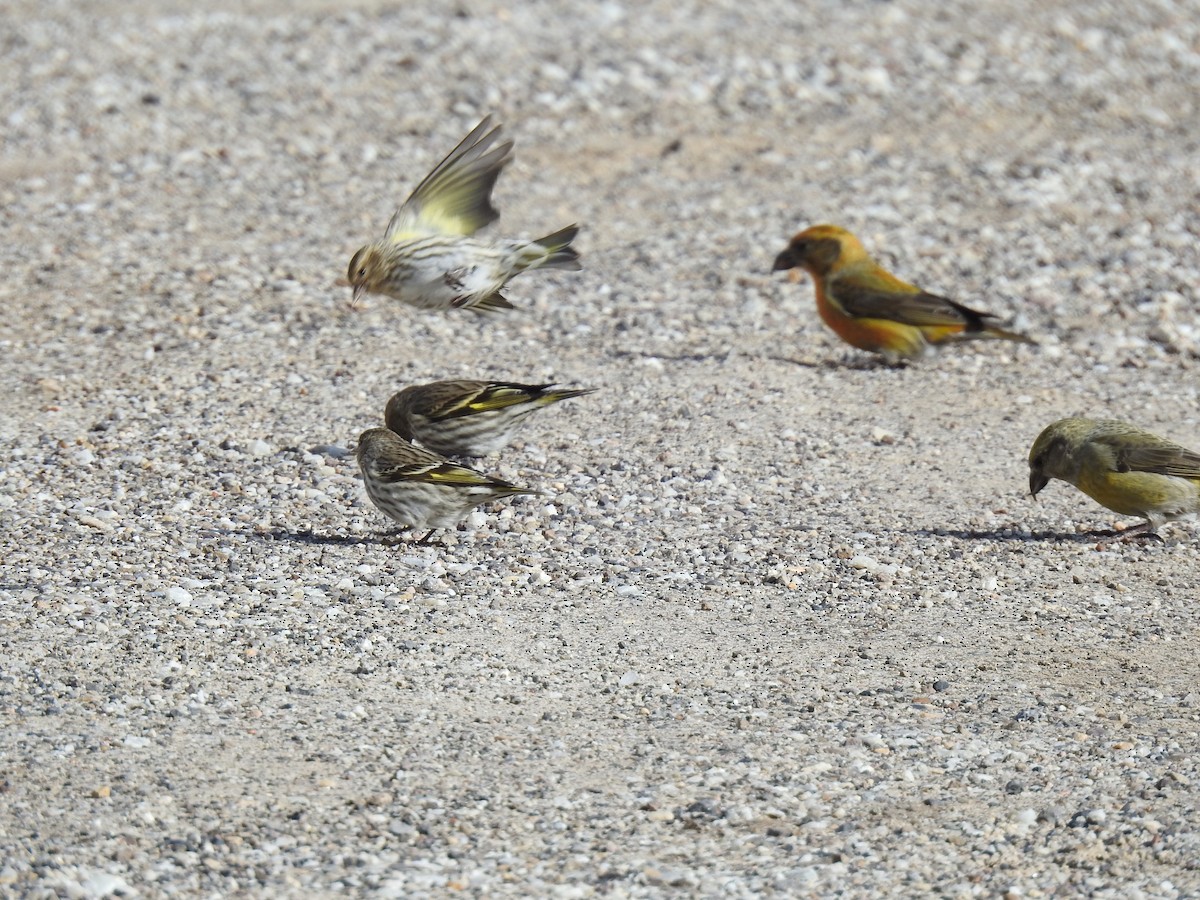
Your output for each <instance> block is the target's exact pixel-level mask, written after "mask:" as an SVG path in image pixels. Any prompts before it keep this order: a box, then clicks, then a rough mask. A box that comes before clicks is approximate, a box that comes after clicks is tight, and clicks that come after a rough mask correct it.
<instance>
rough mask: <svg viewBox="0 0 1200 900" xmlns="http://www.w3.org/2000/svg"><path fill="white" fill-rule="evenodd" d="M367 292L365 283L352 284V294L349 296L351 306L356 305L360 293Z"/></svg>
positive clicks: (359, 298)
mask: <svg viewBox="0 0 1200 900" xmlns="http://www.w3.org/2000/svg"><path fill="white" fill-rule="evenodd" d="M366 292H367V288H366V285H363V284H356V285H355V286H354V296H353V297H351V298H350V305H351V306H358V301H359V300H361V299H362V295H363V294H365V293H366Z"/></svg>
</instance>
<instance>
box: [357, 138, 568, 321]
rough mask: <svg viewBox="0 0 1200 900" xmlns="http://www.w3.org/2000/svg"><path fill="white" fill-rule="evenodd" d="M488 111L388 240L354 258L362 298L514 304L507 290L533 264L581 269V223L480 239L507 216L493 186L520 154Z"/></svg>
mask: <svg viewBox="0 0 1200 900" xmlns="http://www.w3.org/2000/svg"><path fill="white" fill-rule="evenodd" d="M490 125H491V117H490V116H488V117H485V118H484V120H483V121H482V122H480V123H479V124H478V125H477V126H476V127H475V128H474V129H473V130H472V131H471V133H470V134H468V135H467V136H466V137H465V138H463V140H462V142H461V143H459V145H458V146H457V147H455V148H454V149H453V150H452V151H450V154H449V155H448V156H447V157H446V158H445V159H444V160H442V161H441V162H440V163H439V164H438V165H437V166H436V167H435V168H434V170H433V171H432V172H430V173H429V174H428V175H426V176H425V178H424V180H422V181H421V183H420V184H419V185H417V188H416V190H414V191H413V192H412V195H411V196H409V198H408V199H407V200H406V201H404V204H403V205H402V206H401V207H400V208H399V209H398V210H396V213H395V215H393V216H392V220H391V222H389V223H388V227H387V231H386V232H385V233H384V235H383V238H382V239H380V240H378V241H375V242H374V243H372V244H368V245H366V246H365V247H362V248H360V249H359V250H358V252H357V253H355V254H354V257H353V258H352V259H351V260H350V267H349V270H348V272H347V277H348V278H349V280H350V284H351V286H352V287H353V288H354V302H358V300H359V299H360V298H361V297H362V295H363V294H364V293H376V294H386V295H388V296H389V297H394V298H395V299H397V300H400V301H402V302H404V303H407V304H408V305H410V306H415V307H418V308H420V309H475V310H480V311H488V310H502V309H511V308H512V304H511V303H509V302H508V300H507V299H506V298H505V297H504V295H503V294H501V293H500V291H501V289H502V288H503V287H504V285H505V284H506V283H507V282H508V280H509V279H510V278H512V277H513V276H514V275H517V274H518V273H520V272H524V271H526V270H527V269H578V268H579V254H578V253H576V252H575V250H574V249H572V247H571V241H573V240H574V239H575V236H576V235H577V234H578V233H579V229H578V228H577V227H576V226H574V225H569V226H567V227H566V228H561V229H559V230H558V231H556V232H554V233H553V234H548V235H546V236H545V237H542V238H538V239H536V240H480V239H478V238H473V237H471V235H473V234H474V233H475V232H476V231H478V230H479V229H481V228H483V227H484V226H485V225H488V224H490V223H491V222H493V221H495V220H496V218H497V217H498V216H499V213H497V212H496V210H495V208H494V207H493V206H492V199H491V195H492V188H493V187H494V186H495V184H496V179H497V178H498V177H499V175H500V172H501V170H502V169H503V168H504V167H505V166H506V165H507V164H508V163H509V161H510V160H511V159H512V141H504V142H503V143H500V144H496V141H497V140H498V138H499V137H500V126H499V125H497V126H496V127H495V128H490Z"/></svg>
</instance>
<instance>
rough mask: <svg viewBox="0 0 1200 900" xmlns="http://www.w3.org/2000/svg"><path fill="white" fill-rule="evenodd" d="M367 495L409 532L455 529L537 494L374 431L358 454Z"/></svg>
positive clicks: (363, 436)
mask: <svg viewBox="0 0 1200 900" xmlns="http://www.w3.org/2000/svg"><path fill="white" fill-rule="evenodd" d="M355 456H356V458H357V459H358V466H359V469H360V470H361V471H362V476H363V484H364V485H365V487H366V489H367V496H368V497H369V498H370V500H371V502H372V503H373V504H375V507H376V508H377V509H378V510H379V511H380V512H382V513H383V514H384V515H385V516H387V517H388V518H389V519H392V520H393V521H394V522H397V523H398V524H400V525H405V526H407V527H409V528H416V529H420V528H428V529H429V532H428V533H427V534H426V535H425V536H424V537H423V538H421V541H422V542H424V541H427V540H429V536H430V535H431V534H433V532H434V531H435V530H436V529H438V528H453V527H454V526H455V525H456V524H457V523H458V522H459V520H461V519H462V518H463V516H465V515H466V514H467V513H468V512H470V511H471V510H472V509H474V508H475V507H476V506H479V505H480V504H481V503H487V502H488V501H489V500H495V499H497V498H499V497H511V496H513V495H515V494H534V493H537V492H536V491H531V490H529V489H528V488H523V487H518V486H517V485H515V484H510V483H509V482H507V481H501V480H500V479H498V478H489V477H488V476H487V475H484V474H483V473H482V472H477V471H475V470H474V469H470V468H467V467H466V466H460V465H457V464H456V463H453V462H451V461H450V460H448V459H445V458H444V457H442V456H439V455H438V454H436V453H431V452H430V451H428V450H423V449H422V448H420V447H414V446H413V445H412V444H410V443H409V442H408V441H406V440H404V438H402V437H400V436H399V435H398V434H395V433H394V432H391V431H389V430H388V429H386V428H369V429H367V430H366V431H364V432H363V433H362V434H361V435H360V436H359V438H358V447H357V448H356V450H355Z"/></svg>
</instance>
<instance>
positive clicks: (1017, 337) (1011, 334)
mask: <svg viewBox="0 0 1200 900" xmlns="http://www.w3.org/2000/svg"><path fill="white" fill-rule="evenodd" d="M974 336H975V337H990V338H997V339H998V340H1001V341H1016V342H1017V343H1018V344H1032V345H1033V346H1035V347H1036V346H1037V341H1035V340H1034V339H1033V338H1031V337H1029V336H1028V335H1024V334H1018V333H1017V332H1015V331H1006V330H1005V329H1003V328H997V327H996V326H995V325H986V326H984V328H983V329H982V330H981V331H979V332H978V333H977V334H976V335H974Z"/></svg>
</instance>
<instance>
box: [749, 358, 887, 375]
mask: <svg viewBox="0 0 1200 900" xmlns="http://www.w3.org/2000/svg"><path fill="white" fill-rule="evenodd" d="M767 359H771V360H774V361H775V362H781V363H788V364H789V365H793V366H800V367H801V368H804V369H850V370H851V371H856V372H876V371H880V370H884V369H886V370H889V371H892V370H895V369H903V368H906V367H907V363H905V362H898V363H890V362H888V361H887V360H886V359H882V358H880V357H877V356H866V357H850V358H844V359H797V358H796V357H794V356H775V355H770V356H768V357H767Z"/></svg>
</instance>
